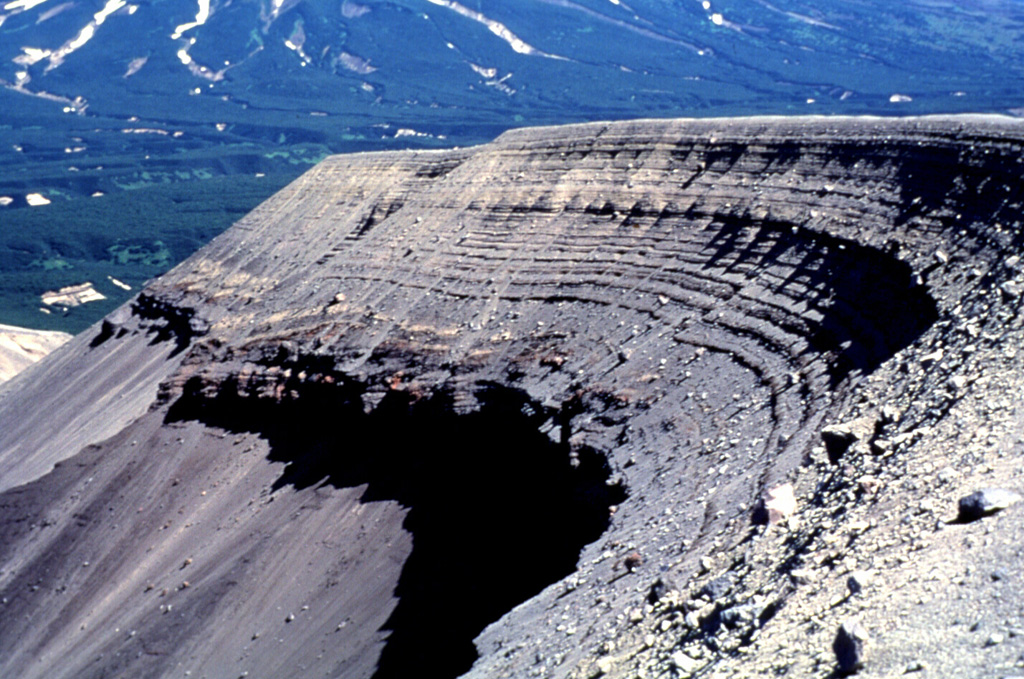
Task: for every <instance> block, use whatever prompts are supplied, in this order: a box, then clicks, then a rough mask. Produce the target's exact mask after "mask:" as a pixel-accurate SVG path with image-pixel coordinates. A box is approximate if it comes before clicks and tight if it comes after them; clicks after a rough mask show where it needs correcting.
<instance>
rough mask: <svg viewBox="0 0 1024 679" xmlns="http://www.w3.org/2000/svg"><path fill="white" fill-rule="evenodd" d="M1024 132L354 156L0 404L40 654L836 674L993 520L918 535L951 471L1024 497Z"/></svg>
mask: <svg viewBox="0 0 1024 679" xmlns="http://www.w3.org/2000/svg"><path fill="white" fill-rule="evenodd" d="M1022 148H1024V128H1022V126H1021V125H1020V124H1019V123H1018V122H1017V121H1013V120H1009V119H1001V118H994V117H935V118H919V119H900V120H883V119H869V118H865V119H842V118H837V119H833V118H753V119H720V120H676V121H632V122H619V123H603V124H587V125H573V126H566V127H555V128H540V129H524V130H516V131H513V132H509V133H506V134H505V135H503V136H502V137H500V138H499V139H498V140H496V141H495V142H493V143H491V144H488V145H485V146H481V147H476V148H470V149H459V150H451V151H432V152H400V153H372V154H359V155H351V156H336V157H332V158H329V159H327V160H326V161H324V162H322V163H321V164H320V165H318V166H317V167H316V168H314V169H312V170H311V171H309V172H308V173H307V174H305V175H304V176H303V177H301V178H300V179H299V180H297V181H296V182H294V183H293V184H291V185H290V186H288V187H287V188H285V189H284V190H282V191H281V192H280V193H278V194H277V195H276V196H274V197H273V198H272V199H270V200H269V201H267V202H266V203H265V204H264V205H262V206H261V207H260V208H258V209H257V210H256V211H254V212H253V213H252V214H250V215H249V216H247V217H246V218H245V219H243V220H242V221H241V222H239V223H238V224H237V225H235V226H234V227H233V228H232V229H231V230H229V231H228V232H226V233H225V234H223V235H222V236H221V237H219V238H218V239H216V240H215V241H214V242H213V243H211V244H210V245H209V246H207V247H206V248H204V249H203V250H201V251H200V252H199V253H197V254H196V255H195V256H193V257H192V258H190V259H189V260H187V261H186V262H184V263H183V264H182V265H180V266H179V267H177V268H176V269H174V270H173V271H172V272H170V273H168V274H166V275H165V276H163V277H161V278H160V279H158V280H157V281H155V282H154V283H152V284H151V285H150V286H149V287H148V288H147V289H146V290H145V291H143V292H142V293H141V294H140V295H139V296H138V297H137V298H136V299H135V300H134V301H133V303H132V304H131V305H130V307H126V308H125V309H122V310H120V311H119V312H117V313H115V314H114V315H113V316H111V317H110V318H108V319H107V320H106V321H104V323H103V325H102V327H97V328H94V329H93V330H92V331H90V332H88V333H85V334H84V335H81V336H79V337H77V338H76V339H75V340H74V341H72V342H70V343H69V344H68V345H67V346H65V347H63V348H62V349H61V350H59V351H57V352H55V353H54V354H53V355H52V356H50V357H49V358H47V359H46V360H44V361H43V362H41V364H40V365H38V366H35V367H33V368H32V369H30V370H28V371H26V372H25V373H24V374H23V375H22V376H20V377H19V378H17V379H15V380H13V381H12V382H11V383H9V384H8V385H6V386H5V388H4V390H3V391H0V488H3V489H5V490H4V492H3V494H2V495H0V505H2V507H3V514H2V518H0V594H2V596H3V597H4V599H3V608H4V610H3V615H4V617H5V619H11V620H21V621H23V622H22V623H21V624H19V625H4V627H3V630H2V631H0V667H2V668H3V672H2V673H3V674H4V675H7V674H10V675H11V676H22V677H33V676H47V677H61V676H68V677H71V676H74V677H90V676H96V677H99V676H113V675H118V674H130V675H132V676H139V677H142V676H154V677H155V676H177V675H178V674H179V673H180V674H181V675H184V673H185V672H186V671H188V672H191V674H190V675H189V676H210V677H214V676H238V675H240V674H241V673H243V672H249V676H256V675H257V674H260V673H268V676H275V677H287V676H296V677H309V676H345V677H359V676H365V677H369V676H376V677H379V678H381V677H387V676H400V675H403V674H405V673H407V672H408V671H409V670H408V667H409V666H411V667H433V668H435V669H436V670H437V672H438V676H456V675H458V674H462V673H464V672H469V673H470V675H471V676H481V677H483V676H595V675H597V674H601V673H604V674H612V675H619V674H621V675H622V676H634V675H636V674H637V673H638V672H640V673H646V674H647V676H659V675H661V674H665V676H685V674H686V673H689V672H700V671H711V670H712V669H715V670H716V671H720V672H728V671H735V672H736V673H737V674H739V675H743V674H746V673H749V674H758V673H761V672H768V671H780V668H781V669H785V670H786V671H793V672H797V673H798V674H799V675H800V676H815V675H819V676H826V675H827V674H828V673H829V672H831V671H832V669H833V668H832V666H831V665H830V662H829V661H827V660H823V659H822V656H821V654H822V652H823V651H827V650H828V644H830V643H831V637H830V636H829V635H830V634H832V633H833V632H834V629H835V627H836V626H837V625H838V622H839V621H841V617H842V616H843V615H845V614H846V612H850V611H846V610H845V609H841V608H838V609H837V606H840V604H837V603H836V602H835V601H832V599H833V598H834V596H833V595H834V591H830V590H829V586H830V585H829V583H835V582H841V581H842V578H844V577H845V574H847V573H848V572H851V571H855V570H861V569H864V568H868V569H873V570H879V569H892V572H893V573H895V575H893V576H891V577H893V578H900V577H902V576H901V575H899V574H900V573H901V572H903V571H901V570H900V569H901V568H905V569H910V568H911V567H912V566H913V565H914V563H916V561H917V560H920V561H921V562H924V561H926V558H925V557H926V556H927V555H929V554H933V555H936V557H938V555H940V554H941V553H942V552H941V550H943V549H946V548H948V545H946V546H945V547H943V546H942V544H944V543H942V540H947V541H949V540H959V539H963V536H957V535H956V534H955V533H954V532H950V531H949V530H946V531H940V530H938V528H937V526H938V525H939V524H938V523H937V522H938V520H939V519H940V518H941V516H942V512H943V507H944V505H942V503H941V502H932V505H931V509H921V510H920V511H919V510H918V509H914V511H912V512H909V513H907V514H906V516H907V520H905V521H899V522H897V521H895V520H894V521H891V522H890V521H886V517H889V516H896V515H898V516H900V518H901V519H902V518H903V516H902V515H901V514H900V509H899V508H905V507H911V506H912V507H915V508H919V507H920V506H921V504H920V503H921V501H922V499H923V498H925V497H926V496H927V497H932V495H933V492H932V490H931V489H932V487H933V485H934V484H933V481H932V480H931V479H932V477H933V476H934V473H933V471H934V470H937V469H940V468H943V467H949V468H952V469H954V475H953V476H950V475H949V474H947V475H946V479H947V480H946V481H944V482H943V483H946V484H947V485H946V490H945V491H944V492H948V493H950V494H955V493H956V492H957V490H958V489H959V488H960V487H961V486H962V487H963V488H965V489H966V488H968V486H969V485H970V484H971V483H975V482H980V481H981V480H984V478H986V477H985V476H984V475H985V474H989V476H990V477H992V478H996V477H998V479H1002V480H1006V482H1007V483H1009V484H1010V485H1013V484H1017V485H1019V484H1020V479H1019V478H1017V477H1014V476H1013V474H1015V473H1019V471H1017V472H1015V471H1013V470H1014V469H1015V466H1014V465H1013V463H1012V460H1013V456H1014V454H1015V453H1014V452H1013V451H1015V450H1017V448H1015V447H1014V446H1015V445H1016V444H1015V443H1014V441H1016V439H1015V438H1014V437H1015V436H1017V435H1018V434H1017V433H1016V432H1017V430H1018V426H1017V422H1018V419H1017V415H1016V412H1015V405H1014V404H1013V402H1012V400H1008V399H1006V394H1007V393H1008V390H1012V389H1013V385H1014V384H1016V383H1015V382H1014V380H1019V378H1016V377H1015V375H1016V374H1017V373H1019V366H1018V362H1019V360H1018V358H1017V355H1016V350H1015V347H1016V346H1017V342H1018V340H1019V335H1020V316H1019V300H1020V294H1021V290H1022V285H1021V283H1020V280H1021V277H1020V272H1021V266H1020V261H1019V259H1018V258H1017V256H1016V253H1017V252H1019V251H1020V245H1021V228H1020V226H1021V206H1022V204H1024V183H1022V182H1021V176H1022V168H1024V157H1022ZM883 406H884V407H883ZM855 418H865V420H864V421H867V422H869V426H868V428H867V429H868V431H869V433H868V434H866V435H864V436H863V437H862V438H863V439H864V440H863V443H864V445H861V446H853V447H852V448H850V449H849V450H847V449H845V448H843V447H842V446H840V447H839V448H838V449H836V448H834V447H833V448H832V449H829V450H826V449H825V447H824V446H823V445H822V440H821V430H822V429H823V427H825V426H826V425H828V424H832V423H835V422H839V421H847V420H852V419H855ZM982 426H984V428H985V436H984V439H982V443H978V441H976V440H975V439H976V435H977V431H978V429H979V428H981V427H982ZM987 456H992V457H991V459H989V457H987ZM1000 461H1001V462H1000ZM55 465H56V467H55ZM926 465H927V466H926ZM986 468H987V469H989V470H990V471H988V472H986V471H984V470H985V469H986ZM922 470H927V471H922ZM920 475H924V476H922V477H921V478H922V480H920V482H914V479H915V478H918V476H920ZM992 475H995V476H992ZM1000 475H1001V476H1000ZM952 479H956V480H955V481H954V480H952ZM989 480H991V479H989ZM785 482H791V483H793V484H794V485H795V487H796V489H797V497H798V499H799V502H800V511H799V512H798V514H797V515H796V517H795V518H794V519H793V520H791V521H790V522H789V523H788V524H786V523H784V524H783V525H781V526H768V527H765V526H761V525H759V524H758V522H757V518H758V517H757V514H758V512H757V509H758V500H759V498H760V497H762V495H763V494H764V493H765V492H766V491H767V490H769V489H771V488H774V487H776V486H778V485H780V484H782V483H785ZM880 487H881V488H891V489H893V490H896V489H898V491H899V492H898V493H889V494H886V493H880V492H878V489H879V488H880ZM951 502H955V498H953V500H951ZM894 508H895V509H894ZM849 524H855V525H856V526H858V527H861V526H862V524H863V525H866V526H868V527H870V528H858V529H857V530H855V531H853V529H850V530H847V527H848V525H849ZM999 525H1003V524H999ZM975 528H976V527H975ZM970 529H971V527H969V526H965V527H964V528H963V529H962V530H970ZM955 530H961V528H959V527H958V528H956V529H955ZM1000 530H1002V529H1000ZM1006 530H1008V531H1009V530H1011V529H1010V528H1006ZM851 531H853V532H852V533H851ZM924 532H935V534H936V535H935V536H931V535H930V533H929V537H928V539H927V540H922V535H923V533H924ZM833 534H834V535H835V537H832V536H833ZM1000 535H1002V533H1001V534H1000ZM1006 535H1007V536H1009V535H1010V533H1006ZM908 536H909V537H908ZM951 536H952V537H951ZM904 538H906V539H904ZM915 540H917V542H915ZM997 542H998V541H997ZM922 544H924V545H925V546H921V545H922ZM929 545H930V547H929ZM868 546H870V549H869V548H868ZM929 549H931V550H932V551H929ZM900 550H904V551H900ZM936 550H939V551H936ZM910 553H913V554H914V555H915V556H914V559H909V558H906V554H910ZM901 557H902V558H903V561H900V558H901ZM948 561H949V560H947V562H948ZM908 563H909V564H910V565H907V564H908ZM947 565H948V564H947ZM950 567H952V566H950ZM935 568H937V569H939V570H941V568H940V567H939V566H938V565H935ZM807 570H810V571H813V572H814V573H815V575H814V578H815V580H816V581H817V582H818V583H819V585H818V586H816V587H812V588H810V589H812V590H814V591H808V588H801V587H800V586H799V583H800V582H801V579H800V578H799V577H796V578H794V576H793V575H792V573H793V572H794V571H799V572H801V573H802V572H804V571H807ZM909 572H910V571H909V570H908V571H907V573H909ZM907 577H908V578H909V575H907ZM723 578H724V580H723ZM659 580H660V581H661V582H663V583H670V584H666V585H664V587H662V589H664V590H666V591H670V590H677V591H676V592H675V593H674V594H673V595H672V596H669V597H663V596H660V595H658V596H654V595H650V592H651V588H652V586H653V585H654V584H655V583H656V582H657V581H659ZM918 580H919V578H917V577H916V576H915V577H914V578H912V579H909V580H907V582H917V581H918ZM710 582H718V583H722V582H727V583H728V586H719V587H717V589H716V588H712V589H710V590H709V589H708V588H707V585H708V583H710ZM723 587H724V588H723ZM912 589H913V587H912V586H911V587H908V588H907V590H906V591H908V592H909V591H910V590H912ZM658 591H661V590H658ZM649 595H650V596H649ZM874 595H876V596H878V597H879V599H878V601H879V604H878V606H877V607H876V608H872V606H871V601H872V599H871V598H870V597H871V596H872V594H871V593H870V592H868V593H866V594H865V595H864V596H863V597H861V598H860V599H858V600H857V601H854V602H853V603H842V605H847V607H848V608H850V609H851V611H852V612H855V613H858V614H862V615H866V616H868V617H870V613H871V611H874V612H875V614H876V619H875V621H874V623H873V625H874V629H879V630H882V629H884V630H886V631H887V634H889V636H890V638H892V639H897V638H900V637H899V634H901V633H902V634H905V635H906V638H905V639H903V640H902V641H900V642H899V643H895V642H893V643H886V642H881V643H879V642H876V643H875V646H876V649H877V650H876V651H875V662H876V663H877V664H878V667H883V668H892V667H897V668H902V667H904V666H905V664H904V665H900V663H905V662H910V661H909V660H907V658H908V657H909V656H908V655H907V654H908V653H910V652H911V650H908V649H912V650H913V653H916V654H918V655H920V654H921V653H922V651H921V649H926V648H928V643H932V644H935V645H940V646H941V647H942V648H943V649H945V650H944V651H942V652H946V653H948V654H952V655H950V658H951V659H950V660H949V662H950V663H954V666H955V667H959V668H960V669H961V670H962V671H963V672H965V673H966V674H965V675H969V674H971V672H972V669H971V668H973V667H976V666H977V667H981V666H986V663H989V662H991V658H990V657H978V658H975V657H974V656H971V655H970V654H966V653H961V652H960V651H958V650H957V649H958V648H960V647H959V646H957V645H956V643H958V642H956V641H955V640H954V641H950V640H949V639H946V638H945V637H943V635H942V634H939V633H934V630H933V629H932V628H933V627H934V621H935V620H937V619H939V618H941V617H942V616H944V615H947V613H948V614H949V615H950V616H951V615H952V613H949V611H952V610H953V608H955V607H956V606H958V605H960V604H955V605H954V604H953V603H950V602H944V600H941V599H940V600H929V601H930V603H926V604H918V606H919V608H918V609H916V610H918V611H919V612H920V616H921V617H920V620H919V621H917V622H913V623H912V624H911V623H907V622H906V616H905V615H904V613H905V611H904V609H903V608H900V606H905V607H909V606H911V603H910V599H909V598H908V599H903V598H901V596H903V595H900V596H896V597H890V596H885V595H883V593H882V592H881V591H877V592H875V594H874ZM908 596H909V595H908ZM978 596H979V597H982V596H983V595H982V594H978ZM816 597H819V598H820V597H825V599H824V600H823V601H824V602H825V603H822V601H819V599H818V598H816ZM968 599H970V596H968ZM844 601H845V600H844ZM883 601H884V605H883ZM947 603H948V606H947ZM1004 603H1005V604H1006V605H1007V606H1011V607H1012V603H1011V602H1009V600H1005V601H1004ZM964 605H966V604H964ZM743 607H746V608H743ZM950 607H953V608H950ZM1018 608H1019V607H1018ZM947 609H948V610H947ZM956 610H960V609H956ZM728 611H734V613H733V614H730V613H728ZM929 616H930V617H929ZM807 621H811V622H812V623H813V625H812V624H811V623H809V622H807ZM895 621H901V622H900V624H897V623H896V622H895ZM833 623H834V624H833ZM869 623H871V621H870V620H869ZM801 625H803V627H802V626H801ZM901 625H902V626H901ZM915 625H916V627H915ZM871 626H872V625H871V624H869V627H871ZM914 629H917V630H919V631H921V632H922V634H923V631H924V630H928V631H929V632H930V633H933V634H932V636H933V637H934V639H935V641H934V642H926V641H922V639H921V637H920V635H919V636H916V637H915V636H914V635H913V630H914ZM950 634H952V633H950ZM954 636H955V635H954ZM795 639H799V641H794V640H795ZM908 639H910V640H912V641H913V643H911V641H908ZM956 639H959V640H960V641H962V642H963V644H964V646H963V647H964V648H967V647H969V645H970V644H969V643H968V642H969V640H964V639H962V638H961V637H956ZM927 652H928V653H933V651H927ZM1007 652H1009V650H1008V649H1007ZM934 653H940V651H938V650H936V651H934ZM679 654H683V655H684V656H685V658H686V659H685V660H684V659H682V656H680V655H679ZM914 657H918V656H917V655H915V656H914ZM403 663H408V664H409V665H408V666H407V665H405V664H403ZM972 663H977V664H972ZM701 668H704V669H701ZM232 673H233V674H232Z"/></svg>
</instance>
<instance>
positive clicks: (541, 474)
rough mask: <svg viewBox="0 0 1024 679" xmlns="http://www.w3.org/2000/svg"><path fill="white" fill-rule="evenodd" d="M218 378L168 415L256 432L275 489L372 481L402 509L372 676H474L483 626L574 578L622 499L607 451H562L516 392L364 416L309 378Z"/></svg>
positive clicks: (551, 418) (395, 399) (431, 401)
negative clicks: (468, 404)
mask: <svg viewBox="0 0 1024 679" xmlns="http://www.w3.org/2000/svg"><path fill="white" fill-rule="evenodd" d="M193 386H195V385H193ZM225 386H226V387H227V388H225V389H222V390H221V391H220V392H219V394H220V395H218V396H217V397H215V398H213V399H209V398H202V397H200V396H198V395H197V392H196V390H195V389H186V391H185V395H184V396H183V397H182V398H181V399H179V400H178V401H177V402H176V403H175V405H174V406H173V407H172V409H171V412H170V414H169V418H168V419H169V420H172V421H173V420H179V421H180V420H192V419H196V420H200V421H202V422H204V423H206V424H209V425H212V426H218V427H223V428H225V429H228V430H231V431H235V432H242V431H247V432H254V433H258V434H260V435H261V436H264V437H265V438H266V439H267V440H268V441H269V443H270V446H271V459H272V460H274V461H278V462H284V463H286V467H285V470H284V473H283V474H282V476H281V477H280V478H279V479H278V481H277V482H276V483H275V485H274V490H275V491H276V490H279V489H281V488H283V487H285V486H292V487H294V488H296V489H302V488H307V487H311V486H317V485H322V484H331V485H333V486H337V487H353V486H360V485H363V484H366V490H365V492H364V494H363V496H362V497H361V501H363V502H373V501H381V500H391V501H397V502H398V503H400V504H401V505H402V506H404V507H406V508H408V510H409V511H408V514H407V516H406V519H405V522H404V524H403V525H404V527H405V528H406V529H407V530H408V531H410V532H411V533H412V535H413V551H412V553H411V555H410V556H409V558H408V560H407V561H406V563H405V565H404V568H403V570H402V575H401V578H400V580H399V582H398V586H397V589H396V590H395V595H396V597H398V599H399V602H398V605H397V607H396V608H395V609H394V611H393V613H392V614H391V616H390V618H389V619H388V621H387V623H386V624H385V626H384V630H386V631H387V632H388V633H389V634H388V638H387V644H386V646H385V648H384V651H383V653H382V655H381V657H380V661H379V666H378V669H377V671H376V673H375V674H374V675H373V676H374V679H386V678H391V677H409V676H416V675H417V674H419V673H421V672H422V671H423V670H424V668H430V672H429V673H430V676H435V677H455V676H458V675H460V674H463V673H464V672H466V671H468V670H469V669H470V667H471V666H472V664H473V662H474V661H475V660H476V658H477V652H476V649H475V647H474V645H473V639H474V638H475V637H476V636H477V635H478V634H479V633H480V632H481V631H482V630H483V628H484V627H486V626H487V625H488V624H490V623H492V622H494V621H496V620H498V619H499V618H500V617H501V616H502V615H503V614H505V613H506V612H508V611H509V610H510V609H512V608H513V607H515V606H516V605H518V604H519V603H521V602H523V601H525V600H527V599H529V598H530V597H532V596H534V595H536V594H537V593H539V592H540V591H541V590H543V589H544V588H545V587H547V586H548V585H550V584H553V583H555V582H557V581H558V580H560V579H562V578H563V577H565V576H567V575H570V574H571V573H572V572H573V571H574V570H575V568H576V562H577V560H578V558H579V555H580V551H581V550H582V549H583V547H584V546H586V545H587V544H589V543H591V542H593V541H595V540H597V539H598V538H599V537H600V536H601V534H602V533H603V532H604V531H605V530H606V529H607V527H608V523H609V516H610V511H609V509H610V507H611V506H612V505H616V504H618V503H621V502H622V501H623V500H625V499H626V491H625V488H623V487H622V486H621V485H618V484H611V483H609V468H608V465H607V462H606V461H605V459H604V457H603V456H601V455H600V454H598V453H596V452H592V451H587V450H584V451H582V452H581V453H579V454H578V455H574V456H572V458H570V455H569V447H568V445H567V443H566V442H565V440H564V439H565V436H563V432H562V422H561V421H560V417H561V416H560V414H559V413H558V412H557V411H555V412H552V411H551V410H550V409H544V408H542V407H540V406H538V405H537V404H535V403H532V402H531V401H530V400H529V399H527V398H526V397H525V396H524V395H523V394H521V393H520V392H517V391H515V390H512V389H508V388H503V387H489V388H485V389H483V390H482V391H480V392H478V393H477V394H475V396H476V398H477V400H478V402H479V408H478V409H477V410H475V411H474V412H472V413H469V414H456V413H455V409H454V408H453V402H452V401H453V399H452V397H451V395H450V394H440V395H434V396H431V397H428V398H422V399H417V398H416V397H415V396H410V395H409V394H407V393H404V392H390V393H389V394H388V395H387V396H385V397H384V398H383V400H382V401H381V402H380V403H379V404H378V405H377V406H376V408H374V409H373V410H372V412H371V413H370V414H366V413H365V412H364V407H363V401H362V400H361V398H360V395H361V389H359V388H356V387H345V386H325V385H307V386H305V387H303V389H302V391H301V392H300V393H299V395H298V398H295V399H293V400H290V401H286V402H285V403H283V404H278V403H273V402H268V401H266V400H263V399H258V398H255V397H252V398H249V397H244V396H238V395H237V393H238V392H237V389H236V385H234V384H228V385H225Z"/></svg>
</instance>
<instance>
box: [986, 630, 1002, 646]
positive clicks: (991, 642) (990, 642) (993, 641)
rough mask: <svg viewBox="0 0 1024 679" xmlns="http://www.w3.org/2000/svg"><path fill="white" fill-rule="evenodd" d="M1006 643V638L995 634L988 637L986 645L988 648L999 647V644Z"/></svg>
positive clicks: (997, 633)
mask: <svg viewBox="0 0 1024 679" xmlns="http://www.w3.org/2000/svg"><path fill="white" fill-rule="evenodd" d="M1004 641H1006V637H1004V636H1003V635H1002V634H1001V633H999V632H993V633H992V634H990V635H988V639H986V640H985V645H986V646H998V645H999V644H1001V643H1003V642H1004Z"/></svg>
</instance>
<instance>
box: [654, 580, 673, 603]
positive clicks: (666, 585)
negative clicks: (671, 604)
mask: <svg viewBox="0 0 1024 679" xmlns="http://www.w3.org/2000/svg"><path fill="white" fill-rule="evenodd" d="M674 591H676V586H675V584H674V583H673V582H672V581H671V580H669V579H668V578H666V577H661V578H658V579H657V580H655V581H654V584H653V585H651V591H650V593H649V594H648V595H647V600H648V601H649V602H651V603H652V604H656V603H658V602H659V601H661V600H662V599H664V598H665V597H666V596H667V595H668V593H669V592H674Z"/></svg>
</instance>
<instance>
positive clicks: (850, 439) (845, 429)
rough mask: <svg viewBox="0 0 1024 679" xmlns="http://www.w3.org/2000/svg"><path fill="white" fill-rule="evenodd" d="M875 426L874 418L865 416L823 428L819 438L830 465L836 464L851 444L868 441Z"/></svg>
mask: <svg viewBox="0 0 1024 679" xmlns="http://www.w3.org/2000/svg"><path fill="white" fill-rule="evenodd" d="M875 424H876V420H875V418H874V417H872V416H865V417H858V418H857V419H855V420H850V421H849V422H842V423H839V424H830V425H828V426H827V427H825V428H823V429H822V430H821V438H822V440H823V441H824V442H825V449H826V450H827V451H828V459H829V460H831V462H832V464H835V463H837V462H838V461H839V459H840V458H841V457H842V456H843V455H844V454H845V453H846V451H847V450H849V448H850V446H852V445H853V444H855V443H860V442H866V441H867V440H868V439H870V438H871V436H872V435H873V434H874V433H875Z"/></svg>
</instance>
